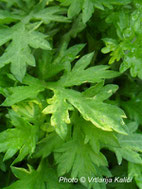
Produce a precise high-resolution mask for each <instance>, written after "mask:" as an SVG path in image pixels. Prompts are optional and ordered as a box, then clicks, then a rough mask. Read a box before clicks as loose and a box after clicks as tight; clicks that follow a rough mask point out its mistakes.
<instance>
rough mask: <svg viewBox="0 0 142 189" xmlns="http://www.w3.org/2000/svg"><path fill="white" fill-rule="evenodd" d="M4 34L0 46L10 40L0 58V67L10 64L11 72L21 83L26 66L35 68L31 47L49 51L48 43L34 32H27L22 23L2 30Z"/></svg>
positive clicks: (43, 36) (41, 35)
mask: <svg viewBox="0 0 142 189" xmlns="http://www.w3.org/2000/svg"><path fill="white" fill-rule="evenodd" d="M4 32H5V37H4V39H3V38H2V39H0V44H1V45H2V44H4V43H6V42H7V41H9V40H12V42H11V43H10V45H9V46H8V47H7V49H6V51H5V53H4V54H3V55H2V56H1V57H0V67H3V66H5V65H6V64H9V63H11V72H12V73H13V74H14V76H15V77H16V78H17V79H18V80H19V81H22V79H23V77H24V76H25V73H26V67H27V65H30V66H35V59H34V56H33V55H32V54H31V49H30V47H29V45H30V46H31V47H34V48H42V49H46V50H50V49H51V47H50V45H49V42H48V41H46V40H45V37H46V36H45V35H44V34H41V33H39V32H36V31H27V30H26V28H25V25H24V24H23V23H19V24H17V25H15V26H13V27H12V28H8V29H4V30H2V35H3V33H4Z"/></svg>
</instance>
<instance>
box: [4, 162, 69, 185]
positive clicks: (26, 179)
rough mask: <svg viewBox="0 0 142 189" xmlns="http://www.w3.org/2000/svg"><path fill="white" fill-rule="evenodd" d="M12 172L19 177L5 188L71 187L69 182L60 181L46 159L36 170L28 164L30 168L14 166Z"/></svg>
mask: <svg viewBox="0 0 142 189" xmlns="http://www.w3.org/2000/svg"><path fill="white" fill-rule="evenodd" d="M11 168H12V172H13V173H14V175H15V176H16V177H17V178H18V180H17V181H15V182H14V183H13V184H11V185H10V186H8V187H5V188H4V189H15V188H21V189H25V188H26V189H39V188H40V189H46V188H49V189H53V188H55V189H58V188H61V189H64V187H65V188H69V187H68V184H62V183H59V182H58V177H57V175H56V172H55V170H54V169H53V168H50V167H49V165H48V163H47V162H46V161H42V162H41V163H40V164H39V166H38V168H37V169H36V170H35V169H34V168H33V167H32V166H30V165H28V170H27V169H25V168H19V167H14V166H12V167H11Z"/></svg>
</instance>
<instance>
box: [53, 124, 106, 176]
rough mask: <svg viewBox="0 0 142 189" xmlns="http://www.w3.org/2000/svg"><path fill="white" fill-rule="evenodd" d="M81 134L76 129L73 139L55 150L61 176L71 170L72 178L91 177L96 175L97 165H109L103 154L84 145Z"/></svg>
mask: <svg viewBox="0 0 142 189" xmlns="http://www.w3.org/2000/svg"><path fill="white" fill-rule="evenodd" d="M76 126H77V125H76ZM80 132H81V131H80V129H78V128H77V127H76V129H75V131H74V136H73V139H72V140H70V141H68V142H67V143H65V144H63V145H62V146H61V147H59V148H58V149H56V150H55V160H56V162H57V164H58V175H59V176H60V175H64V174H65V173H68V172H69V171H70V170H71V177H81V176H91V175H94V173H96V170H95V164H96V165H98V166H106V165H107V161H106V159H105V157H104V156H103V154H102V153H100V152H99V153H95V152H94V151H93V149H92V148H91V147H90V145H89V144H84V141H83V138H82V136H81V134H80V135H78V134H79V133H80Z"/></svg>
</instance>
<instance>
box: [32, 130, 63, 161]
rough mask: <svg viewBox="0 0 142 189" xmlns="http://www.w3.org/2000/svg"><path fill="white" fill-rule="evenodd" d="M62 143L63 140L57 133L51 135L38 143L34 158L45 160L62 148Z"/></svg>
mask: <svg viewBox="0 0 142 189" xmlns="http://www.w3.org/2000/svg"><path fill="white" fill-rule="evenodd" d="M62 143H63V140H62V139H61V138H60V137H59V136H58V135H57V134H56V133H51V134H49V135H48V136H47V137H46V138H44V139H42V140H41V141H40V142H39V143H38V146H37V149H36V151H35V155H34V157H36V158H38V157H42V158H45V157H47V156H49V155H50V154H51V153H52V152H53V151H54V150H55V149H56V148H58V147H59V146H61V145H62Z"/></svg>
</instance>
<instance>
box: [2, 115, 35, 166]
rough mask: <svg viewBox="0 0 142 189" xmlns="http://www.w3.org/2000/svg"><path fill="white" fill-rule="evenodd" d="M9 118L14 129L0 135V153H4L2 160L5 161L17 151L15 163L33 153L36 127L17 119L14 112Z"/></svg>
mask: <svg viewBox="0 0 142 189" xmlns="http://www.w3.org/2000/svg"><path fill="white" fill-rule="evenodd" d="M10 118H11V121H12V124H13V125H14V128H10V129H7V130H5V131H3V132H1V133H0V152H4V153H5V156H4V160H7V159H9V158H11V157H13V156H14V155H15V154H16V153H17V152H18V151H19V155H18V157H17V158H16V159H15V161H14V163H16V162H18V161H21V160H23V159H24V158H25V156H27V155H31V154H32V153H33V152H34V150H35V147H36V142H37V136H38V135H37V131H38V127H36V126H35V125H31V124H30V123H28V122H27V121H25V120H24V119H22V118H20V117H18V116H17V115H16V114H15V113H14V112H11V113H10Z"/></svg>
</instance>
